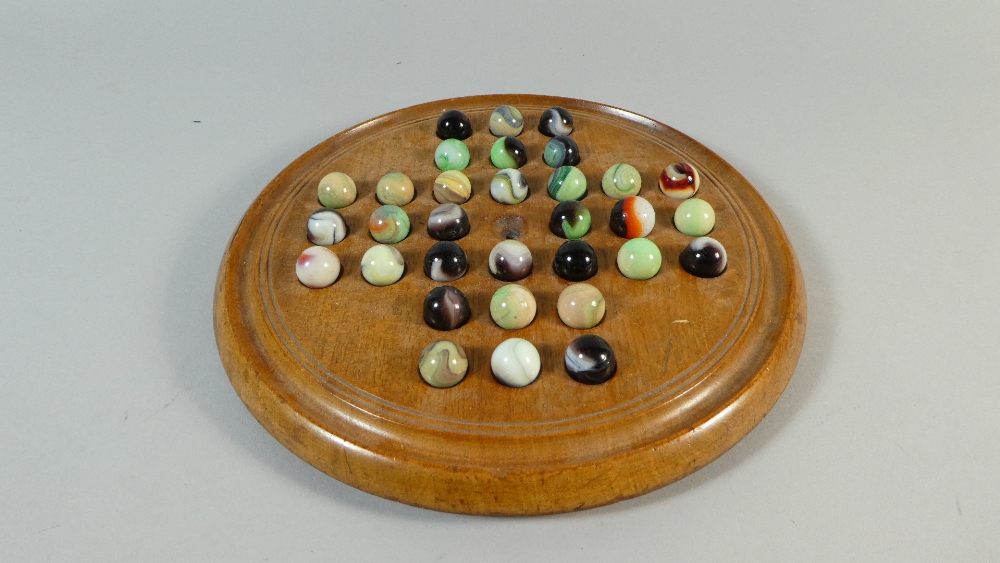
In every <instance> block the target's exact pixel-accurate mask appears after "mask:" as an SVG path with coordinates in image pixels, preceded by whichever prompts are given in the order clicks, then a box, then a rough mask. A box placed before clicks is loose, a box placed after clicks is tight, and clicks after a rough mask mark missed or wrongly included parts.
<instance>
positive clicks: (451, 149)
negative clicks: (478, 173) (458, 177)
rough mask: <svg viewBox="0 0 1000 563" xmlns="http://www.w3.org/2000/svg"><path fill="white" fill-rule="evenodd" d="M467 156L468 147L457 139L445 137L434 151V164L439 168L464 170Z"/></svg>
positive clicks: (467, 162)
mask: <svg viewBox="0 0 1000 563" xmlns="http://www.w3.org/2000/svg"><path fill="white" fill-rule="evenodd" d="M469 158H470V157H469V147H468V146H466V144H465V143H463V142H462V141H459V140H458V139H445V140H443V141H441V144H439V145H438V147H437V150H435V151H434V164H436V165H437V167H438V169H439V170H444V171H447V170H465V169H466V167H468V166H469Z"/></svg>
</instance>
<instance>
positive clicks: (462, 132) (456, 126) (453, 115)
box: [437, 109, 472, 140]
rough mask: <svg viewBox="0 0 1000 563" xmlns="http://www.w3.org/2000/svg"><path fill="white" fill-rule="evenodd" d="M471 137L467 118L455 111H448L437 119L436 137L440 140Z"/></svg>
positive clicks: (470, 126) (470, 125)
mask: <svg viewBox="0 0 1000 563" xmlns="http://www.w3.org/2000/svg"><path fill="white" fill-rule="evenodd" d="M471 135H472V122H470V121H469V116H467V115H465V114H464V113H462V112H461V111H459V110H457V109H450V110H448V111H446V112H444V113H442V114H441V117H439V118H438V125H437V136H438V138H440V139H459V140H463V139H468V138H469V136H471Z"/></svg>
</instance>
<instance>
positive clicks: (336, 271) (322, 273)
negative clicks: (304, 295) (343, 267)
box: [295, 246, 340, 289]
mask: <svg viewBox="0 0 1000 563" xmlns="http://www.w3.org/2000/svg"><path fill="white" fill-rule="evenodd" d="M295 276H296V277H298V278H299V281H300V282H302V285H304V286H306V287H309V288H312V289H319V288H323V287H328V286H330V285H333V282H335V281H337V278H338V277H339V276H340V259H339V258H337V255H336V254H334V253H333V251H332V250H330V249H329V248H325V247H322V246H311V247H309V248H307V249H305V250H303V251H302V254H299V258H298V260H296V261H295Z"/></svg>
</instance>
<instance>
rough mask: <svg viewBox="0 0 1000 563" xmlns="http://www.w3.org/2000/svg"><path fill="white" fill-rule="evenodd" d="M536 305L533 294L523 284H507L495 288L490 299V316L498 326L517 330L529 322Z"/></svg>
mask: <svg viewBox="0 0 1000 563" xmlns="http://www.w3.org/2000/svg"><path fill="white" fill-rule="evenodd" d="M537 310H538V306H537V304H536V303H535V296H534V295H532V294H531V291H530V290H528V288H526V287H524V286H523V285H518V284H516V283H510V284H507V285H505V286H503V287H501V288H500V289H498V290H496V293H494V294H493V299H491V300H490V316H491V317H493V322H495V323H497V326H499V327H500V328H505V329H507V330H517V329H519V328H524V327H526V326H528V325H529V324H531V321H533V320H534V319H535V313H536V312H537Z"/></svg>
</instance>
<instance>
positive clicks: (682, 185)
mask: <svg viewBox="0 0 1000 563" xmlns="http://www.w3.org/2000/svg"><path fill="white" fill-rule="evenodd" d="M700 184H701V175H700V174H698V170H697V169H696V168H695V167H694V166H691V165H690V164H688V163H686V162H675V163H673V164H671V165H670V166H668V167H666V168H664V169H663V172H660V191H661V192H663V194H664V195H666V196H667V197H669V198H671V199H687V198H689V197H691V196H693V195H694V194H696V193H698V187H699V185H700Z"/></svg>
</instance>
